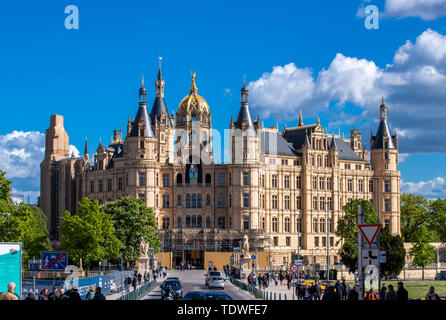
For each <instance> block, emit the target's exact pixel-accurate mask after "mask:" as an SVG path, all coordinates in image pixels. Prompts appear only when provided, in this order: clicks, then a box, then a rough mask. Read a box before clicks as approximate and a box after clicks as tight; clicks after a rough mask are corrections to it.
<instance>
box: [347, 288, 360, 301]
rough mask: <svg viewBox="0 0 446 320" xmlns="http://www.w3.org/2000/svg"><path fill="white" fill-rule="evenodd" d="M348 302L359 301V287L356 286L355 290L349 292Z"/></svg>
mask: <svg viewBox="0 0 446 320" xmlns="http://www.w3.org/2000/svg"><path fill="white" fill-rule="evenodd" d="M347 300H348V301H358V300H359V285H358V284H355V285H354V286H353V288H352V289H351V290H350V291H349V292H348V296H347Z"/></svg>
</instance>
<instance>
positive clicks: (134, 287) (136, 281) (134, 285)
mask: <svg viewBox="0 0 446 320" xmlns="http://www.w3.org/2000/svg"><path fill="white" fill-rule="evenodd" d="M137 286H138V279H136V276H133V280H132V287H133V291H136V287H137Z"/></svg>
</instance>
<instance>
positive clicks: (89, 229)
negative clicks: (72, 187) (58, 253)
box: [60, 198, 121, 266]
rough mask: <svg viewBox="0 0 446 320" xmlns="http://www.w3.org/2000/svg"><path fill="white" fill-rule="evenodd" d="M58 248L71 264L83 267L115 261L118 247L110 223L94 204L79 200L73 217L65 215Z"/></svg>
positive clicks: (119, 246)
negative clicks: (68, 258) (61, 248)
mask: <svg viewBox="0 0 446 320" xmlns="http://www.w3.org/2000/svg"><path fill="white" fill-rule="evenodd" d="M60 231H61V236H62V247H63V248H64V249H65V250H67V251H68V256H69V257H70V259H71V260H72V261H73V262H74V263H78V262H79V259H80V258H82V261H83V262H84V264H85V265H86V266H91V265H92V264H93V263H94V262H96V261H99V260H104V259H106V260H116V259H118V257H119V250H120V248H121V243H120V241H119V240H118V238H117V237H116V235H115V228H114V226H113V221H112V219H111V217H110V216H109V215H107V214H106V213H105V212H104V211H103V210H101V209H100V207H99V203H98V201H92V200H90V199H88V198H83V199H82V200H81V201H79V206H78V209H77V214H75V215H71V214H70V213H69V212H68V211H65V213H64V215H63V217H62V225H61V230H60Z"/></svg>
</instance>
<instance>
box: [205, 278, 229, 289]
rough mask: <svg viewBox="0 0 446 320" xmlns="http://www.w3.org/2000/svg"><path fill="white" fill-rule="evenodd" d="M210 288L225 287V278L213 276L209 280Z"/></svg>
mask: <svg viewBox="0 0 446 320" xmlns="http://www.w3.org/2000/svg"><path fill="white" fill-rule="evenodd" d="M208 288H209V289H211V288H220V289H223V290H224V289H225V279H223V278H222V277H211V278H210V279H209V281H208Z"/></svg>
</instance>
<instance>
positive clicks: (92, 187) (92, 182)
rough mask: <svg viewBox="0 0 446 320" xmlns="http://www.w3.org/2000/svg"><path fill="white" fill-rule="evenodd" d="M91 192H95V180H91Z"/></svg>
mask: <svg viewBox="0 0 446 320" xmlns="http://www.w3.org/2000/svg"><path fill="white" fill-rule="evenodd" d="M90 192H91V193H93V192H94V181H90Z"/></svg>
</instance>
